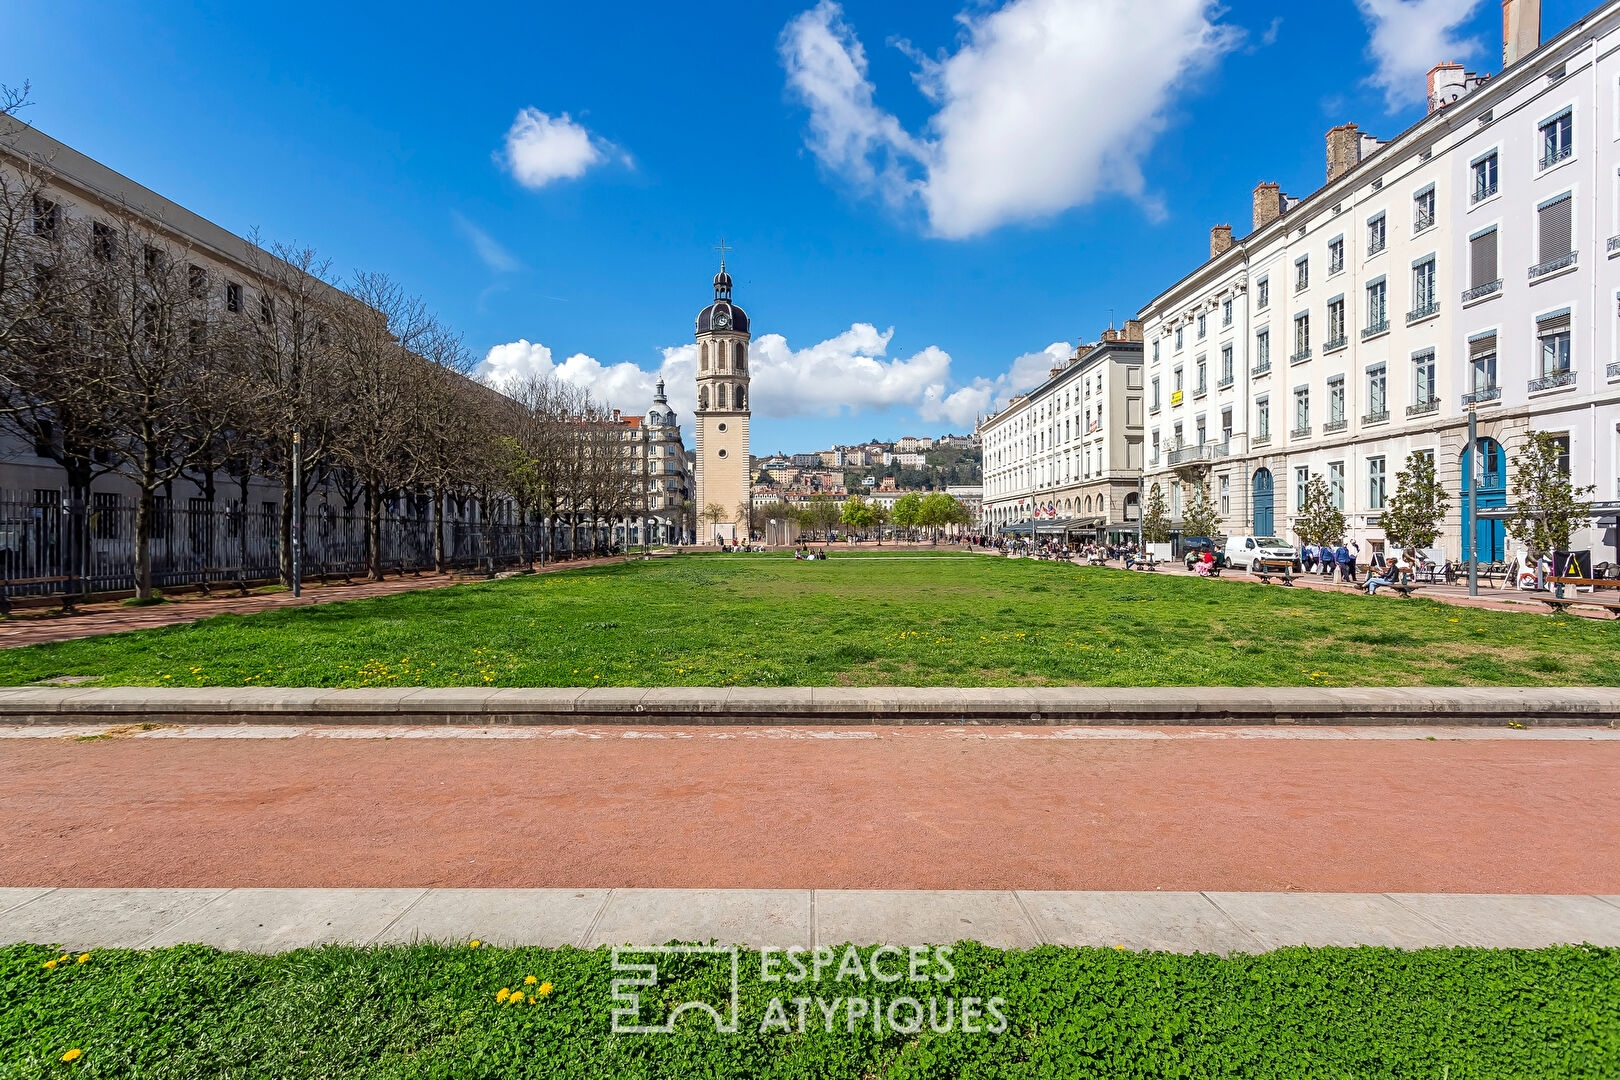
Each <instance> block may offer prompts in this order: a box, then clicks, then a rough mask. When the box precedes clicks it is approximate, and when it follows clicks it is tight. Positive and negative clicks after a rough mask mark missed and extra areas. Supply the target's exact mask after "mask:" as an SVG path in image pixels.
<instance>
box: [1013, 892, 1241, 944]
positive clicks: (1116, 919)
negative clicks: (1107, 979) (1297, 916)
mask: <svg viewBox="0 0 1620 1080" xmlns="http://www.w3.org/2000/svg"><path fill="white" fill-rule="evenodd" d="M1019 897H1020V899H1021V900H1022V901H1023V903H1024V907H1025V909H1026V910H1027V911H1028V912H1029V914H1030V917H1031V919H1032V921H1033V922H1034V924H1035V926H1036V927H1038V928H1039V931H1040V934H1041V937H1042V939H1043V940H1045V941H1047V942H1049V943H1051V944H1053V945H1093V946H1097V947H1100V948H1113V947H1115V946H1120V945H1123V946H1124V947H1125V948H1127V949H1131V950H1133V951H1155V950H1162V951H1166V952H1203V953H1223V954H1224V953H1234V952H1256V951H1259V943H1258V941H1257V940H1256V939H1255V938H1254V937H1253V936H1252V935H1250V934H1249V933H1248V932H1246V931H1245V930H1244V929H1243V927H1241V926H1239V925H1238V924H1237V923H1235V922H1233V921H1232V919H1231V918H1229V917H1228V916H1227V914H1226V913H1225V912H1223V911H1222V910H1221V909H1220V908H1218V907H1216V906H1215V905H1214V904H1212V903H1210V901H1209V898H1208V897H1206V896H1205V895H1204V894H1203V893H1196V892H1157V891H1155V892H1151V893H1147V892H1022V893H1020V894H1019Z"/></svg>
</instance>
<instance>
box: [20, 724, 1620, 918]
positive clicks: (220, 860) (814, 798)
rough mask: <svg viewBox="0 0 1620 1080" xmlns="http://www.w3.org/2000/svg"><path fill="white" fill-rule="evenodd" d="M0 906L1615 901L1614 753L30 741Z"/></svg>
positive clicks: (1053, 745) (1374, 746) (823, 742)
mask: <svg viewBox="0 0 1620 1080" xmlns="http://www.w3.org/2000/svg"><path fill="white" fill-rule="evenodd" d="M709 730H710V732H711V733H712V729H709ZM667 734H670V735H674V734H677V732H675V731H669V732H667ZM0 885H35V886H37V885H55V886H122V887H132V886H510V887H518V886H523V887H541V886H556V887H576V888H578V887H593V886H594V887H605V886H615V887H633V886H642V887H646V886H685V887H738V888H740V887H754V888H772V887H780V888H790V887H798V888H803V887H813V888H896V889H924V888H927V889H940V888H961V889H996V888H1024V889H1154V888H1162V889H1166V890H1179V889H1209V890H1250V889H1253V890H1288V889H1300V890H1309V891H1329V892H1338V891H1356V892H1361V891H1367V892H1376V891H1399V892H1430V891H1432V892H1521V893H1620V741H1607V742H1556V741H1547V742H1530V741H1525V742H1519V741H1515V740H1512V739H1501V740H1489V741H1467V742H1465V741H1457V742H1450V741H1445V740H1443V739H1442V740H1439V741H1434V742H1429V741H1422V740H1418V739H1412V740H1395V741H1375V740H1348V741H1327V740H1324V741H1295V740H1287V739H1257V740H1252V741H1242V740H1232V741H1200V740H1190V739H1168V740H1101V739H1085V740H1080V741H1061V740H1052V739H1047V738H1038V739H1037V738H1031V739H1019V738H1008V737H1005V735H998V736H996V737H991V738H984V737H982V736H976V735H974V734H972V733H969V734H967V735H962V734H953V733H950V732H944V731H940V730H938V729H932V730H928V729H915V730H907V729H901V730H888V731H882V732H880V733H879V736H878V737H877V738H875V739H868V740H839V739H833V740H827V739H813V740H810V739H797V740H789V739H764V738H738V739H734V740H723V739H715V738H712V737H704V738H696V739H669V738H663V739H656V740H652V739H648V740H642V739H625V738H614V739H604V740H599V741H592V740H585V739H561V740H559V739H548V740H517V741H502V740H493V741H480V740H472V739H392V740H380V739H320V738H292V739H285V740H266V739H184V740H177V739H122V740H119V739H109V740H101V741H90V742H75V741H70V740H60V739H18V740H7V741H5V742H3V743H0Z"/></svg>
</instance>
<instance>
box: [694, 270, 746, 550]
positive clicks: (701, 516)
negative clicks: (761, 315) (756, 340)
mask: <svg viewBox="0 0 1620 1080" xmlns="http://www.w3.org/2000/svg"><path fill="white" fill-rule="evenodd" d="M748 342H749V333H748V314H747V312H745V311H743V309H742V308H740V307H738V306H737V305H736V304H733V303H732V302H731V275H730V274H728V273H726V260H725V258H724V256H722V257H721V259H720V272H719V273H718V274H716V275H715V276H714V303H712V304H710V305H709V306H708V307H706V308H704V309H703V310H702V311H700V312H698V317H697V343H698V363H697V417H696V421H697V422H696V424H695V425H694V427H695V428H696V432H697V441H696V446H695V455H696V458H697V470H696V476H695V477H694V479H695V480H696V485H695V487H696V491H695V496H696V497H695V499H694V500H693V502H694V504H695V508H696V510H697V537H698V540H699V542H700V543H710V544H712V543H714V542H715V541H716V540H718V539H722V538H724V539H727V540H746V539H747V538H748V519H747V518H746V517H744V516H743V514H742V509H741V508H742V507H743V506H745V505H746V504H747V502H748V500H749V499H750V498H751V484H750V473H749V468H748V404H749V400H748V399H749V395H748ZM711 507H715V508H718V512H716V510H713V509H711ZM715 518H718V519H719V520H718V521H716V520H715Z"/></svg>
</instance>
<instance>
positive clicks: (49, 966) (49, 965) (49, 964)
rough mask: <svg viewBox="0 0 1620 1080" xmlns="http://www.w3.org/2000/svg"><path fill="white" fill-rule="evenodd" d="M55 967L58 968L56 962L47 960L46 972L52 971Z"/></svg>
mask: <svg viewBox="0 0 1620 1080" xmlns="http://www.w3.org/2000/svg"><path fill="white" fill-rule="evenodd" d="M55 966H56V961H55V960H47V961H45V964H44V967H45V970H46V971H49V970H51V969H52V968H54V967H55Z"/></svg>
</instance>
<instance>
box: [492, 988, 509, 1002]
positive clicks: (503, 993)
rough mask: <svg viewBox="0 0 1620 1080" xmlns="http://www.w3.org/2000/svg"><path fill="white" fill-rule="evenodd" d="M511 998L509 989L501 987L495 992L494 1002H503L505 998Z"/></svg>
mask: <svg viewBox="0 0 1620 1080" xmlns="http://www.w3.org/2000/svg"><path fill="white" fill-rule="evenodd" d="M511 996H512V991H511V989H509V988H508V987H505V986H503V987H501V988H500V989H499V990H497V991H495V1000H496V1001H505V1000H506V999H507V998H509V997H511Z"/></svg>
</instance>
